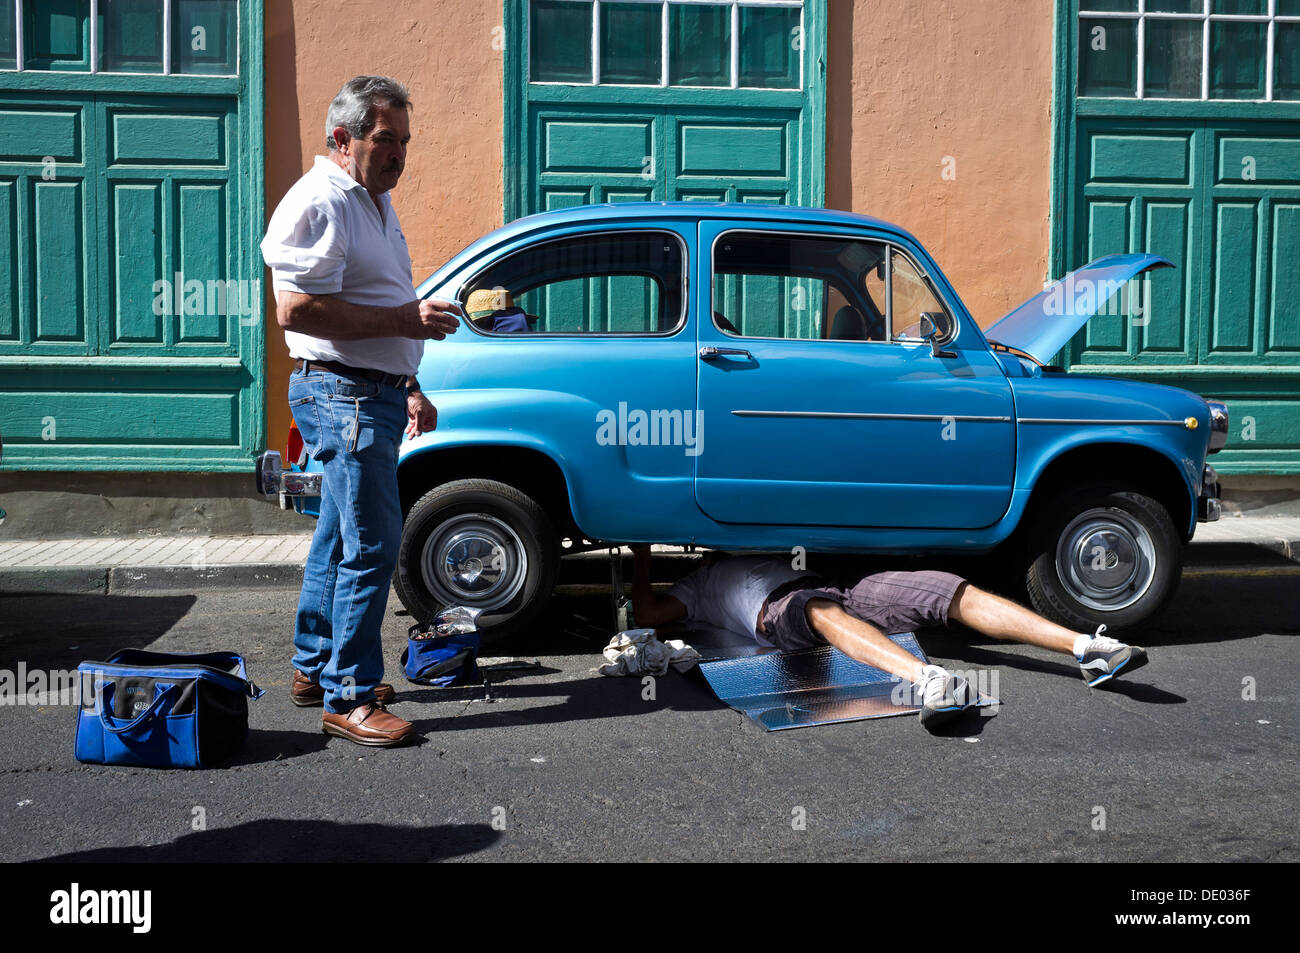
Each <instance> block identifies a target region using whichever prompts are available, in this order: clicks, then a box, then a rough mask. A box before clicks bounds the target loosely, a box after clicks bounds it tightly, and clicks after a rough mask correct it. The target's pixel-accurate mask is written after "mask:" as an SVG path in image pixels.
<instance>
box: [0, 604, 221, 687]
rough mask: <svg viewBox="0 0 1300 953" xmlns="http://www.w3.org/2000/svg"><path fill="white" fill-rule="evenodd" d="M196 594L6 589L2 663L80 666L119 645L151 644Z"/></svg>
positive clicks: (1, 608) (0, 611)
mask: <svg viewBox="0 0 1300 953" xmlns="http://www.w3.org/2000/svg"><path fill="white" fill-rule="evenodd" d="M197 601H198V597H197V596H194V595H188V594H187V595H171V594H168V595H149V596H104V595H89V594H88V595H59V594H50V593H31V592H29V593H6V594H5V595H2V596H0V668H14V667H16V664H17V662H18V661H19V660H21V661H23V662H26V664H27V667H28V668H29V669H30V668H44V669H63V668H68V669H71V668H76V667H77V664H78V663H79V662H82V661H84V660H86V659H106V658H108V657H109V656H110V655H112V654H113V653H114V652H116V651H117V650H118V649H140V648H146V647H148V646H149V645H151V644H152V643H153V642H154V641H155V640H156V639H158V638H159V637H160V636H163V635H165V634H166V633H167V632H169V631H170V630H171V629H172V627H173V626H175V625H176V623H177V622H179V621H180V620H181V619H183V618H184V617H185V616H186V614H187V613H189V611H190V609H191V608H193V606H194V603H195V602H197Z"/></svg>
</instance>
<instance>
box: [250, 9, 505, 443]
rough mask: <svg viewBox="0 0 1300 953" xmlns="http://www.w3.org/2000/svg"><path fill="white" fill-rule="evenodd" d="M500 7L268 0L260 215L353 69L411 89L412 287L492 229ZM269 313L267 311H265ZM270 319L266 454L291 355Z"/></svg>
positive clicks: (320, 134) (290, 176)
mask: <svg viewBox="0 0 1300 953" xmlns="http://www.w3.org/2000/svg"><path fill="white" fill-rule="evenodd" d="M500 25H501V3H500V2H499V0H470V2H459V3H449V2H446V0H384V2H382V3H376V2H374V0H292V2H291V0H267V3H266V16H265V28H266V40H265V44H266V45H265V50H266V86H265V89H266V211H267V215H268V216H269V215H270V214H271V212H272V211H273V210H274V209H275V206H276V205H277V204H278V203H279V201H280V199H281V197H282V196H283V195H284V193H285V192H286V191H288V189H289V186H291V185H292V184H293V183H294V181H296V180H297V178H298V177H299V176H300V175H302V173H303V172H304V171H305V170H306V169H307V168H308V167H309V166H310V165H311V162H312V157H313V156H315V155H318V154H322V153H324V151H325V148H324V143H325V110H326V109H327V108H328V107H329V104H330V100H332V99H333V98H334V95H335V94H336V93H337V92H338V91H339V88H340V87H341V86H342V85H343V84H344V83H345V82H346V81H347V80H348V79H350V78H351V77H353V76H355V75H357V74H359V73H379V74H383V75H387V76H392V77H394V78H395V79H398V80H400V81H402V82H403V83H405V84H406V85H407V86H409V87H410V90H411V98H412V100H413V102H414V109H413V111H412V113H411V146H410V150H409V152H408V153H407V164H406V171H405V172H404V173H403V175H402V180H401V181H400V182H399V183H398V185H397V188H396V189H394V190H393V193H392V196H393V205H394V207H395V208H396V209H397V215H398V217H399V219H400V220H401V222H402V232H403V233H404V234H405V235H406V239H407V243H408V244H409V246H410V249H411V264H412V269H413V271H414V274H415V281H417V282H418V281H421V280H423V279H424V278H425V277H426V276H427V275H428V274H429V273H430V272H432V271H433V270H434V269H435V268H436V267H438V266H439V265H441V264H442V263H443V262H445V261H446V260H447V259H448V258H450V257H451V256H452V255H453V254H455V253H456V252H457V251H459V250H460V249H461V248H462V247H463V246H464V245H466V244H468V243H469V242H470V241H471V240H473V239H474V238H477V237H478V236H479V235H482V234H483V233H484V232H488V231H491V230H492V229H494V228H496V227H497V226H499V225H500V224H501V216H502V203H501V192H502V189H501V135H502V128H501V122H502V92H501V72H502V63H501V57H502V53H501V50H499V49H495V48H494V47H499V46H500V45H501V43H500V38H501V31H500ZM268 307H270V305H268ZM273 314H274V312H273V311H271V312H268V326H267V361H266V370H267V377H266V380H267V424H268V428H267V429H268V433H267V440H268V446H270V447H273V448H279V447H283V446H284V440H285V436H286V433H287V431H288V427H289V421H290V417H289V413H288V409H287V405H286V400H287V389H288V377H289V371H290V366H289V352H288V350H287V349H286V348H285V344H284V334H283V332H282V331H281V330H280V329H279V327H278V326H277V325H276V324H275V322H274V320H273Z"/></svg>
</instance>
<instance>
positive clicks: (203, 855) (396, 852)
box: [33, 819, 501, 864]
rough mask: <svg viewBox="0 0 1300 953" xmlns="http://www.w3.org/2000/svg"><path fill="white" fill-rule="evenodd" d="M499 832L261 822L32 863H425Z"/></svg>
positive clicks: (477, 846) (479, 846) (476, 847)
mask: <svg viewBox="0 0 1300 953" xmlns="http://www.w3.org/2000/svg"><path fill="white" fill-rule="evenodd" d="M500 836H501V833H500V832H499V831H495V830H493V829H492V828H491V827H490V826H489V825H487V824H438V825H435V826H433V827H397V826H392V825H387V824H338V823H335V822H333V821H315V820H313V821H294V820H279V819H276V820H270V819H268V820H261V821H250V822H249V823H247V824H239V825H237V826H235V827H223V828H217V829H214V830H207V831H198V832H196V833H193V834H186V835H185V836H184V837H178V838H177V839H176V840H174V841H172V842H171V843H170V844H157V845H153V846H145V847H100V848H97V849H95V850H86V851H77V852H75V853H71V854H59V855H57V856H55V857H44V858H41V859H40V860H39V861H33V863H41V864H59V863H116V864H124V863H186V864H192V863H231V862H237V863H276V862H281V861H288V862H294V863H328V864H336V863H356V862H357V861H358V860H383V861H385V862H388V863H425V862H427V861H434V860H445V859H447V858H450V857H462V856H464V855H466V854H473V853H477V852H478V851H480V850H484V849H485V848H487V847H490V846H491V845H492V844H494V843H496V841H497V840H498V839H499V838H500Z"/></svg>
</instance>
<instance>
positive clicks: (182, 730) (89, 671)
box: [76, 649, 263, 768]
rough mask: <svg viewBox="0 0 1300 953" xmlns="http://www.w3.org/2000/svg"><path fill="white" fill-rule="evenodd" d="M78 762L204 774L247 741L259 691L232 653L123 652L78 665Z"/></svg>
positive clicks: (238, 659)
mask: <svg viewBox="0 0 1300 953" xmlns="http://www.w3.org/2000/svg"><path fill="white" fill-rule="evenodd" d="M77 671H78V673H79V676H80V679H81V684H82V686H83V692H82V698H81V707H80V709H79V710H78V712H77V740H76V755H77V760H78V761H85V762H88V763H90V764H129V765H138V766H142V767H150V768H207V767H211V766H213V765H215V764H220V763H221V762H223V761H225V760H226V759H228V758H229V757H230V756H231V755H233V754H234V753H235V751H237V750H238V749H239V747H240V745H242V744H243V743H244V739H245V738H246V737H247V736H248V699H250V698H254V699H256V698H261V697H262V694H263V692H262V690H261V689H260V688H258V687H257V686H256V685H254V684H253V683H252V682H251V681H250V680H249V678H248V671H247V669H246V668H245V666H244V660H243V659H242V658H241V657H240V656H238V655H236V654H235V653H234V652H204V653H199V654H195V655H184V654H174V653H170V652H149V651H145V650H144V649H123V650H122V651H120V652H117V653H116V654H114V655H113V656H112V657H111V658H109V659H108V660H107V661H104V662H82V663H81V664H80V665H79V666H78V667H77Z"/></svg>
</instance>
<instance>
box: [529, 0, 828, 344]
mask: <svg viewBox="0 0 1300 953" xmlns="http://www.w3.org/2000/svg"><path fill="white" fill-rule="evenodd" d="M506 10H507V16H508V23H509V34H508V37H507V44H506V82H505V88H506V143H505V154H506V169H505V180H506V182H505V187H506V195H505V206H506V219H507V220H512V219H514V218H518V217H520V216H522V215H527V214H530V213H533V212H539V211H549V210H552V209H561V208H568V207H571V206H574V205H584V204H590V203H597V202H628V201H662V200H686V201H707V202H719V201H727V202H751V203H765V204H782V205H813V206H820V205H822V204H823V202H824V200H825V185H824V178H825V175H824V170H825V156H824V152H825V135H824V131H823V122H824V116H825V103H824V91H823V83H822V79H823V70H824V64H825V54H824V50H825V0H802V2H800V0H757V2H748V0H747V2H746V3H745V4H744V5H742V4H740V3H736V2H731V0H727V2H717V3H699V2H679V0H665V2H653V3H628V2H602V3H599V4H596V3H592V2H582V0H577V2H575V0H507V2H506ZM590 293H592V294H596V295H601V294H615V293H616V292H615V291H614V290H612V289H600V288H593V289H590ZM597 300H599V299H597ZM638 309H639V310H638ZM586 313H590V314H592V315H593V320H596V321H599V322H604V323H605V324H606V325H607V326H610V327H618V326H619V324H620V322H621V323H622V324H623V325H625V326H626V328H628V329H631V328H633V327H635V326H638V324H639V322H642V321H643V320H648V315H650V314H653V313H654V311H653V306H652V303H650V302H645V303H643V304H641V305H636V304H635V303H634V302H630V301H619V302H618V303H617V306H614V305H613V304H611V305H610V306H608V307H606V308H604V309H603V310H596V311H588V312H586ZM619 329H622V328H619Z"/></svg>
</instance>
